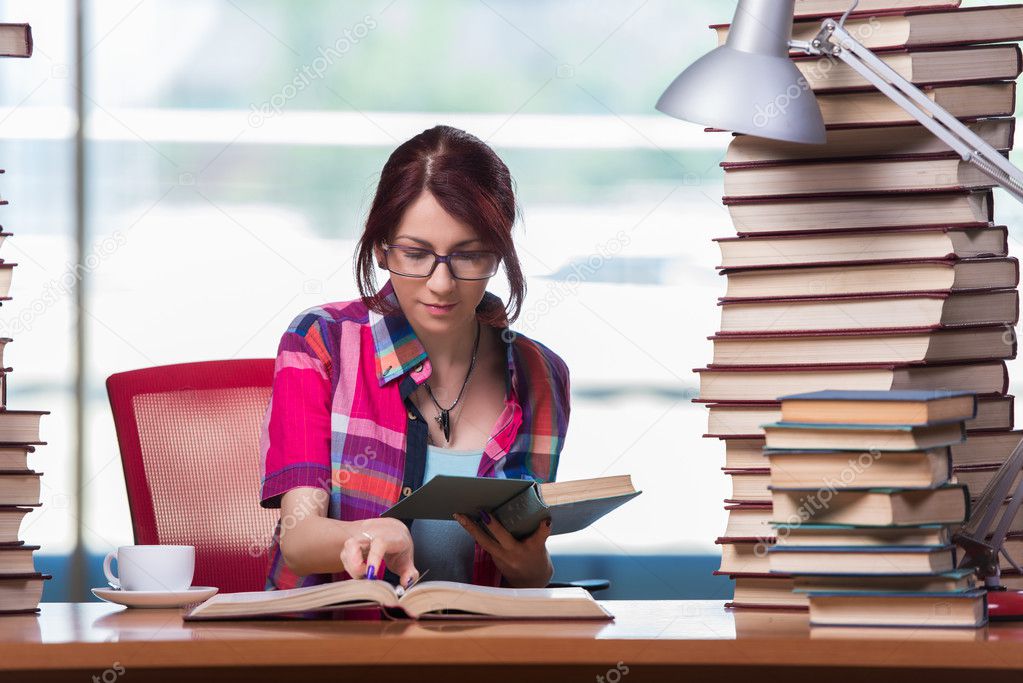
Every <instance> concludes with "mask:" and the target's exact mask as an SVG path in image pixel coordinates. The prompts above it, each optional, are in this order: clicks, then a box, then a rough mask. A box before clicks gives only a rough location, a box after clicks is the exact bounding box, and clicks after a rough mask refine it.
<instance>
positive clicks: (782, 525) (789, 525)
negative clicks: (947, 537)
mask: <svg viewBox="0 0 1023 683" xmlns="http://www.w3.org/2000/svg"><path fill="white" fill-rule="evenodd" d="M943 526H945V525H944V524H912V525H908V526H904V527H900V528H901V529H940V528H942V527H943ZM774 527H775V528H777V529H802V528H811V529H843V530H844V529H849V530H853V529H864V528H867V529H876V528H877V527H862V526H858V525H856V524H828V523H826V522H802V523H799V522H778V523H777V524H775V525H774Z"/></svg>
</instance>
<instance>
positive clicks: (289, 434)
mask: <svg viewBox="0 0 1023 683" xmlns="http://www.w3.org/2000/svg"><path fill="white" fill-rule="evenodd" d="M322 324H324V318H323V317H322V316H321V315H317V314H316V312H315V309H310V310H308V311H304V312H303V313H301V314H299V315H298V316H297V317H296V318H295V319H294V320H293V321H292V323H291V325H290V326H289V327H288V329H287V331H286V332H285V333H284V335H283V336H282V337H281V342H280V345H279V346H278V349H277V362H276V364H275V366H274V378H273V388H272V391H271V396H270V404H269V405H268V406H267V409H266V414H265V415H264V419H263V427H262V432H261V438H260V447H261V451H262V454H263V458H262V465H263V471H262V492H261V496H260V499H261V500H260V504H261V505H262V506H263V507H265V508H279V507H280V506H281V497H282V496H283V495H284V494H285V493H286V492H287V491H289V490H290V489H293V488H297V487H299V486H314V487H318V488H322V489H324V490H328V491H329V490H330V402H331V387H330V384H331V380H330V378H331V358H330V354H329V352H328V351H327V346H326V345H325V344H324V336H323V333H322V332H323V331H322V328H321V325H322Z"/></svg>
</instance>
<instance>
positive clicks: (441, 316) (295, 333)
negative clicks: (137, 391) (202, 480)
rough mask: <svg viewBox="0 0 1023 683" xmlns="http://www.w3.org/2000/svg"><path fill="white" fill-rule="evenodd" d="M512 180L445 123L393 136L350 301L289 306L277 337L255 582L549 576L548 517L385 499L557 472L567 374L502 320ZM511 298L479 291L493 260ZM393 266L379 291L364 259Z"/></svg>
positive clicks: (518, 286)
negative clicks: (526, 524)
mask: <svg viewBox="0 0 1023 683" xmlns="http://www.w3.org/2000/svg"><path fill="white" fill-rule="evenodd" d="M515 216H516V205H515V197H514V192H513V189H512V179H511V175H510V174H509V172H508V168H507V167H506V166H505V164H504V163H503V162H502V161H501V159H500V158H499V157H498V156H497V155H496V154H495V153H494V151H493V150H492V149H491V148H490V147H488V146H487V145H486V144H485V143H483V142H482V141H481V140H479V139H478V138H476V137H475V136H473V135H470V134H468V133H466V132H464V131H461V130H458V129H455V128H451V127H449V126H437V127H435V128H431V129H429V130H426V131H423V132H422V133H420V134H419V135H416V136H415V137H413V138H412V139H410V140H408V141H407V142H405V143H404V144H402V145H401V146H399V147H398V148H397V149H396V150H395V151H394V152H393V153H392V154H391V156H390V158H389V159H388V160H387V163H386V164H385V165H384V168H383V171H382V172H381V177H380V182H379V185H378V187H377V192H376V196H375V198H374V200H373V205H372V208H371V209H370V213H369V216H368V218H367V221H366V229H365V232H364V233H363V235H362V238H361V240H360V242H359V244H358V253H357V257H356V272H357V281H358V286H359V291H360V294H361V296H360V298H359V299H355V300H352V301H341V302H335V303H328V304H324V305H322V306H318V307H315V308H311V309H308V310H306V311H303V312H302V313H300V314H299V315H298V316H297V317H296V318H295V319H294V320H293V321H292V323H291V325H290V326H289V327H288V330H287V331H286V332H285V333H284V335H283V337H282V339H281V342H280V346H279V348H278V352H277V362H276V367H275V371H274V379H273V390H272V396H271V401H270V405H269V406H268V408H267V411H266V415H265V418H264V421H263V425H262V429H263V431H262V450H263V456H264V460H263V466H264V467H263V480H262V497H261V500H262V503H261V504H262V505H263V507H267V508H273V507H280V509H281V519H280V522H278V525H277V528H276V530H275V531H274V535H273V538H272V541H271V545H270V566H269V570H268V576H267V583H266V588H267V589H282V588H292V587H296V586H308V585H315V584H318V583H324V582H327V581H338V580H344V579H348V578H370V579H373V578H376V579H384V580H387V581H390V582H391V583H393V584H397V583H398V582H401V584H402V585H408V584H409V583H411V582H413V581H415V580H416V579H417V578H418V576H419V575H420V572H422V571H426V570H427V569H429V571H430V574H429V576H428V578H429V579H430V580H434V579H446V580H455V581H463V582H469V583H475V584H481V585H491V586H500V585H503V586H514V587H529V586H544V585H546V584H547V582H548V581H549V580H550V578H551V575H552V573H553V568H552V565H551V561H550V556H549V554H548V552H547V548H546V540H547V537H548V536H549V534H550V528H549V520H548V521H547V523H546V524H541V525H540V527H539V528H538V529H537V530H536V531H535V532H534V533H533V534H532V535H531V536H529V537H528V538H525V539H522V540H516V539H515V538H513V537H512V536H511V535H510V534H509V533H508V532H507V531H506V530H505V529H504V528H503V527H502V526H501V524H500V523H499V522H497V521H496V520H494V519H493V518H492V517H491V516H490V515H488V514H487V512H488V511H486V510H481V511H478V513H477V514H474V515H472V516H470V517H466V516H461V515H457V516H456V518H455V519H452V520H450V521H448V520H414V521H412V520H408V521H401V520H397V519H391V518H381V517H380V516H379V515H380V513H382V512H384V511H385V510H387V509H388V508H389V507H391V506H392V505H393V504H395V503H397V502H398V501H399V500H401V499H402V498H404V497H405V496H407V495H409V494H410V493H412V491H414V490H415V489H416V488H418V487H419V486H421V485H422V484H423V483H425V482H426V481H428V480H429V479H430V478H431V477H432V476H434V475H436V474H454V475H462V476H479V477H505V478H520V479H527V478H528V479H533V480H536V481H540V482H544V481H553V480H554V477H555V473H556V471H557V466H558V457H559V455H560V453H561V449H562V447H563V445H564V438H565V432H566V430H567V428H568V419H569V374H568V368H567V367H566V366H565V363H564V362H563V361H562V359H561V358H560V357H559V356H558V355H557V354H555V353H554V352H553V351H551V350H550V349H549V348H547V347H546V346H544V345H543V344H541V343H540V342H538V341H535V340H532V339H529V338H528V337H526V336H524V335H522V334H519V333H516V332H513V331H512V330H510V329H509V327H508V325H509V322H510V321H513V320H514V319H515V318H516V317H517V316H518V312H519V308H520V306H521V303H522V300H523V298H524V295H525V284H524V281H523V277H522V272H521V270H520V267H519V261H518V257H517V256H516V253H515V248H514V245H513V243H512V236H511V230H512V226H513V224H514V222H515ZM502 263H503V264H504V270H505V272H506V274H507V277H508V282H509V287H510V296H509V307H507V308H506V307H505V305H504V303H503V302H502V301H501V299H500V298H499V297H497V296H496V295H494V294H493V293H491V292H488V291H486V285H487V283H488V282H489V279H490V278H491V277H493V276H494V275H495V274H496V273H497V271H498V267H499V265H500V264H502ZM375 268H380V269H385V270H386V271H389V280H388V281H387V282H386V283H385V284H384V286H383V287H382V288H380V289H379V290H377V289H376V285H375V284H374V269H375Z"/></svg>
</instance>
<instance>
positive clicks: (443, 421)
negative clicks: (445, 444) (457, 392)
mask: <svg viewBox="0 0 1023 683" xmlns="http://www.w3.org/2000/svg"><path fill="white" fill-rule="evenodd" d="M434 419H435V420H437V423H438V424H440V426H441V428H442V429H443V430H444V441H450V440H451V438H450V437H451V422H449V421H448V411H446V410H443V409H441V411H440V415H438V416H437V417H435V418H434Z"/></svg>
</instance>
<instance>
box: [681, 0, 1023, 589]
mask: <svg viewBox="0 0 1023 683" xmlns="http://www.w3.org/2000/svg"><path fill="white" fill-rule="evenodd" d="M849 4H850V3H849V2H848V0H796V3H795V7H796V17H795V20H794V24H793V37H794V38H796V39H803V40H809V39H811V38H812V37H813V35H814V34H815V33H816V32H817V31H818V30H819V28H820V25H821V21H822V19H823V18H824V17H828V16H830V17H836V16H838V15H840V14H841V13H842V12H844V11H845V10H846V9H847V8H848V7H849ZM845 27H846V29H847V30H848V31H849V32H850V33H851V34H852V35H854V36H855V37H857V39H858V40H860V42H862V43H863V44H864V45H866V46H867V47H868V48H870V49H872V50H874V51H875V52H876V53H877V54H878V56H879V57H880V58H881V59H882V60H883V61H885V62H886V63H887V64H889V65H890V66H892V68H894V69H895V70H896V71H898V72H900V73H901V74H902V75H903V76H905V77H906V78H907V79H909V80H910V81H912V82H913V83H915V84H916V85H917V86H919V87H920V88H921V89H922V90H923V91H924V92H925V93H926V94H927V96H928V97H930V98H932V99H933V100H934V101H936V102H938V103H939V104H941V105H942V106H943V107H945V108H946V109H947V110H948V111H950V112H951V113H952V115H954V116H956V117H957V118H959V119H960V120H962V121H963V122H964V123H966V125H968V126H969V127H970V129H971V130H973V131H974V132H975V133H976V134H977V135H979V136H980V137H981V138H983V139H985V140H986V141H988V142H989V143H990V144H991V145H992V146H993V147H994V148H996V149H998V150H1000V151H1002V152H1004V153H1006V154H1008V152H1009V150H1011V149H1012V147H1013V137H1014V130H1015V119H1014V118H1013V113H1014V110H1015V90H1016V83H1015V80H1016V78H1017V77H1018V76H1019V74H1020V71H1021V68H1023V61H1021V54H1020V50H1019V47H1018V46H1017V45H1015V44H1009V43H1008V41H1016V40H1019V39H1020V38H1023V6H1020V5H1011V6H1009V5H997V6H994V5H993V6H984V7H970V8H960V7H959V2H958V0H905V1H900V0H869V1H868V0H864V1H863V2H861V3H860V4H859V6H858V7H857V11H856V12H854V13H853V14H851V15H850V16H849V18H848V20H847V21H846V24H845ZM712 28H713V29H714V30H715V31H716V33H717V36H718V40H719V42H723V41H724V39H725V38H726V37H727V35H728V30H729V26H728V25H725V24H722V25H717V26H713V27H712ZM791 57H792V59H793V61H794V63H795V64H796V66H797V67H798V68H799V69H800V70H801V72H802V74H803V76H804V77H805V79H806V84H807V87H808V88H811V89H812V90H813V93H814V95H815V96H816V97H817V100H818V102H819V103H820V106H821V111H822V114H823V117H824V122H825V125H826V128H827V139H826V142H825V143H823V144H815V145H807V144H796V143H786V142H779V141H775V140H769V139H766V138H760V137H756V136H754V135H734V136H733V137H732V140H731V143H730V144H729V146H728V150H727V153H726V156H725V159H724V161H723V162H722V164H721V165H722V167H723V168H724V170H725V179H724V192H725V196H724V198H723V202H724V204H725V207H726V208H727V210H728V212H729V214H730V215H731V218H732V221H733V224H734V227H735V232H736V236H731V237H723V238H720V239H718V240H717V243H718V245H719V247H720V250H721V257H722V261H721V264H720V267H719V270H720V272H721V274H723V275H724V276H725V277H726V278H727V287H726V290H725V295H724V296H723V297H722V298H721V299H720V301H719V305H720V308H721V326H720V329H719V330H718V331H717V333H716V334H715V335H713V336H712V337H711V339H712V340H713V346H714V357H713V360H712V362H711V363H709V364H708V366H707V367H705V368H698V369H697V370H696V372H698V373H699V377H700V396H699V398H698V399H696V400H697V401H699V402H704V403H707V404H709V426H708V429H707V433H706V436H708V437H712V438H718V439H722V440H723V441H724V443H725V466H724V468H723V469H724V471H725V472H726V474H727V475H729V477H730V478H731V481H732V496H731V498H729V499H727V500H726V501H725V502H726V509H727V510H728V526H727V529H726V531H725V534H724V535H723V536H721V537H720V538H718V539H717V542H718V543H719V544H720V545H721V547H722V564H721V567H720V569H719V570H718V572H717V573H719V574H728V575H730V576H732V577H733V578H734V579H735V597H734V600H733V602H732V603H731V605H732V606H735V607H743V606H755V607H803V608H805V606H806V601H805V598H804V599H802V600H801V598H800V595H801V594H794V593H792V587H793V585H794V584H793V581H792V579H791V577H785V576H783V575H780V574H778V573H770V571H769V562H768V558H767V556H766V553H764V552H762V550H763V547H765V546H769V545H770V544H771V543H773V541H774V529H772V528H771V526H770V525H769V524H768V522H769V521H770V520H771V519H772V514H771V513H772V510H771V506H772V496H771V495H770V492H769V490H768V488H767V483H768V481H769V479H770V477H771V474H772V473H771V471H770V470H769V468H768V464H767V463H766V462H765V460H764V458H763V457H762V455H761V449H762V447H763V445H764V431H763V430H762V429H761V427H760V425H762V424H765V423H769V422H773V421H777V420H778V419H779V415H780V409H779V403H778V397H779V396H783V395H787V394H793V393H800V392H810V391H818V390H823V389H852V390H881V391H887V390H898V389H945V390H962V391H969V392H972V393H974V394H976V396H977V398H978V403H977V414H976V416H975V417H974V418H972V419H970V420H968V421H967V422H966V428H967V430H968V432H969V435H970V438H969V440H968V441H965V442H962V443H957V444H955V445H953V446H952V448H951V452H952V459H953V467H954V472H955V474H956V475H957V476H959V477H961V478H962V479H963V480H964V481H969V482H970V487H971V489H973V490H974V491H975V492H976V493H979V492H980V491H981V490H982V488H983V482H984V479H985V477H987V478H990V476H992V475H993V473H994V472H995V471H997V468H998V467H999V466H1000V465H1001V463H1002V462H1003V461H1004V460H1005V458H1006V457H1007V456H1008V454H1009V453H1010V452H1011V451H1012V449H1013V448H1014V447H1015V445H1016V444H1017V443H1018V442H1019V440H1020V438H1021V437H1023V432H1020V431H1013V397H1012V396H1011V395H1009V394H1008V386H1009V385H1008V370H1007V367H1006V364H1005V361H1006V360H1007V359H1011V358H1014V357H1015V355H1016V336H1015V332H1014V326H1015V324H1016V322H1017V321H1018V317H1019V297H1018V292H1017V290H1016V286H1017V285H1018V282H1019V264H1018V262H1017V260H1016V259H1015V258H1012V257H1010V256H1009V253H1008V241H1007V236H1008V233H1007V229H1006V227H1005V226H1001V225H996V224H995V222H994V206H993V198H992V192H991V188H992V186H993V181H991V180H990V179H988V178H987V177H983V176H982V175H978V174H977V173H976V172H975V170H974V169H973V168H972V167H971V166H970V165H968V164H966V163H964V162H963V161H962V160H961V159H960V158H959V157H958V155H957V154H955V153H954V152H953V151H952V150H951V149H950V148H949V147H948V146H947V145H945V144H944V143H943V142H942V141H941V140H940V139H939V138H937V137H935V136H934V135H933V134H932V133H931V132H930V131H928V130H927V129H926V128H925V127H923V126H921V125H919V124H918V123H916V122H915V121H914V120H913V119H912V118H911V117H910V116H909V115H908V114H907V113H905V112H904V111H903V110H902V109H901V108H899V107H898V106H896V105H895V104H894V103H892V102H891V101H890V100H889V99H888V98H887V97H886V96H885V95H884V94H882V93H881V92H879V91H878V90H877V89H876V88H874V87H873V86H871V85H869V84H868V83H867V81H865V80H863V79H862V78H861V77H860V76H859V75H858V74H857V73H855V72H854V71H853V70H851V69H850V68H849V67H848V66H846V65H845V64H844V63H843V62H841V61H839V60H835V59H831V58H817V57H807V56H805V55H802V56H800V55H795V54H793V55H791ZM975 486H976V487H975ZM1019 530H1020V531H1023V527H1021V528H1020V529H1019ZM1021 581H1023V578H1021Z"/></svg>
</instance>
